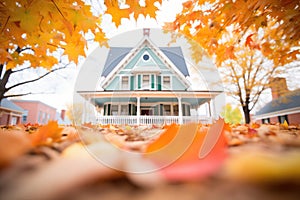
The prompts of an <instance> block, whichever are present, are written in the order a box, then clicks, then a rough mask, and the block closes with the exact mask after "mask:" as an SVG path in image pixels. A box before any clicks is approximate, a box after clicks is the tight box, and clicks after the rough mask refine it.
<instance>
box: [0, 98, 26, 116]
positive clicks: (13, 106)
mask: <svg viewBox="0 0 300 200" xmlns="http://www.w3.org/2000/svg"><path fill="white" fill-rule="evenodd" d="M1 107H2V108H5V109H8V110H11V111H16V112H20V113H24V111H25V110H24V109H23V108H21V107H19V106H17V105H16V104H14V103H13V102H12V101H10V100H8V99H2V101H1Z"/></svg>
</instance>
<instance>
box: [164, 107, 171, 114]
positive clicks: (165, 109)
mask: <svg viewBox="0 0 300 200" xmlns="http://www.w3.org/2000/svg"><path fill="white" fill-rule="evenodd" d="M164 115H171V105H164Z"/></svg>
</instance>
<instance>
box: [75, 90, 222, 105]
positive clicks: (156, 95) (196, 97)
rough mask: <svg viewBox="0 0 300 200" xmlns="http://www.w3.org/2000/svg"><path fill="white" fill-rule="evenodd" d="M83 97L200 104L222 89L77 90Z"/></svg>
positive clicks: (96, 101) (96, 100)
mask: <svg viewBox="0 0 300 200" xmlns="http://www.w3.org/2000/svg"><path fill="white" fill-rule="evenodd" d="M78 93H79V94H80V95H81V96H83V97H84V98H85V99H93V101H94V102H95V103H97V104H98V105H102V104H103V103H105V102H122V101H123V102H124V101H127V102H135V101H136V98H137V97H140V98H141V101H142V102H146V103H154V102H164V101H168V102H170V101H172V102H177V101H178V100H177V98H178V97H180V98H181V100H182V102H188V103H190V104H191V105H201V104H203V103H205V102H207V101H209V100H210V99H212V98H214V97H216V96H217V95H219V94H221V93H222V91H167V90H165V91H145V90H141V91H124V90H122V91H78Z"/></svg>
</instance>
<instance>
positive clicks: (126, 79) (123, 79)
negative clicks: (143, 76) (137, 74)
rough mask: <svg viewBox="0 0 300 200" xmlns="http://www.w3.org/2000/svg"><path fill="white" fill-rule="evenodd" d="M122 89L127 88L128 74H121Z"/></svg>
mask: <svg viewBox="0 0 300 200" xmlns="http://www.w3.org/2000/svg"><path fill="white" fill-rule="evenodd" d="M121 88H122V90H128V89H129V77H128V76H122V86H121Z"/></svg>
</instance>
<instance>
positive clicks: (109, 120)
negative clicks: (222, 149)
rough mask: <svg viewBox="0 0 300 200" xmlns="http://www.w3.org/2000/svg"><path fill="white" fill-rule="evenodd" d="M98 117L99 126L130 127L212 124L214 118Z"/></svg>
mask: <svg viewBox="0 0 300 200" xmlns="http://www.w3.org/2000/svg"><path fill="white" fill-rule="evenodd" d="M181 118H182V119H180V117H179V116H154V115H153V116H97V118H96V123H97V124H102V125H106V124H128V125H137V124H139V125H151V124H180V123H183V124H186V123H191V122H196V123H202V124H210V123H212V117H206V116H182V117H181Z"/></svg>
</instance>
